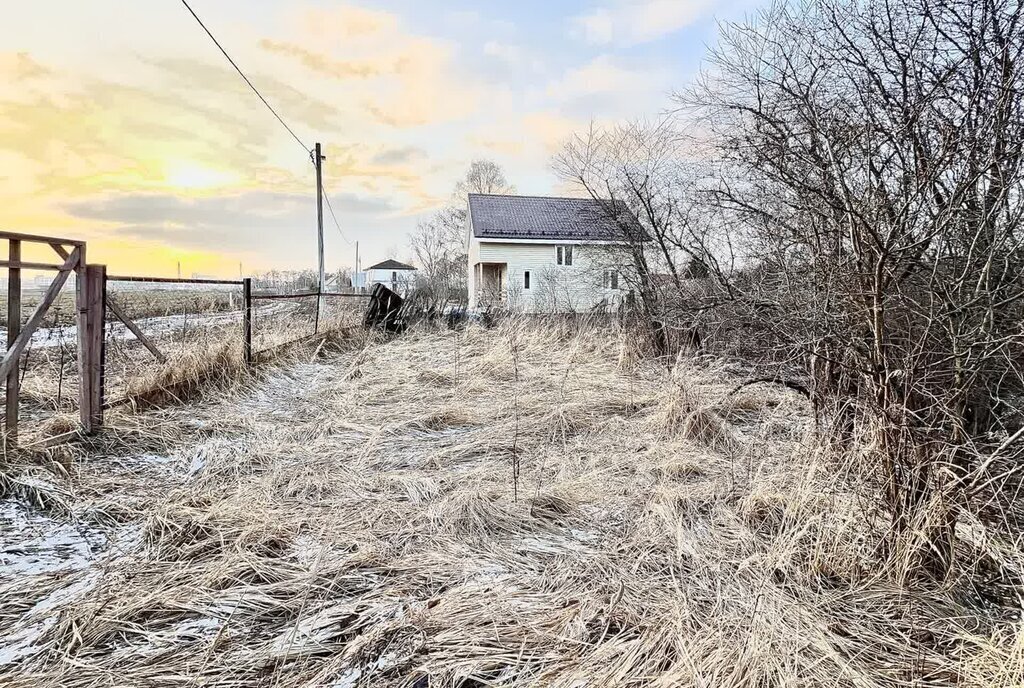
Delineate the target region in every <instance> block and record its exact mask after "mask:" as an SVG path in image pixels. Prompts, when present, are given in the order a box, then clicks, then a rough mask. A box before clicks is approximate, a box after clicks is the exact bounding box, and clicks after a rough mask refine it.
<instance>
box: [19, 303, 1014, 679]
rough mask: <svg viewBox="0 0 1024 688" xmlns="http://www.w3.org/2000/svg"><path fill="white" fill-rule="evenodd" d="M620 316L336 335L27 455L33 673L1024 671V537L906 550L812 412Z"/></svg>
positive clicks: (25, 580) (977, 674)
mask: <svg viewBox="0 0 1024 688" xmlns="http://www.w3.org/2000/svg"><path fill="white" fill-rule="evenodd" d="M740 381H742V378H741V377H739V373H738V371H736V370H733V369H731V368H730V367H728V366H726V365H725V364H723V363H720V362H717V361H714V360H711V359H707V358H694V359H685V358H684V359H680V360H678V361H668V362H665V361H654V360H649V359H643V358H641V357H640V356H639V355H638V354H637V352H636V350H635V344H634V339H633V338H632V337H631V336H630V335H629V334H628V333H625V332H620V331H618V330H616V329H615V328H614V327H607V326H606V327H604V328H601V329H594V330H589V329H586V328H584V329H582V330H575V329H570V328H567V327H564V326H557V325H552V326H547V327H537V326H527V325H526V324H524V323H522V322H510V323H505V324H503V325H501V326H500V327H498V328H496V329H492V330H484V329H480V328H477V327H470V328H469V329H467V330H466V331H465V332H459V333H453V332H445V333H429V332H427V333H413V334H410V335H407V336H405V337H402V338H397V339H393V340H389V341H383V340H379V339H375V338H369V339H368V340H367V341H365V342H362V341H359V342H356V341H351V340H350V341H340V342H339V341H334V342H330V343H329V345H326V346H324V347H323V348H322V349H320V350H319V356H312V357H311V352H305V353H304V354H302V355H301V356H299V355H298V354H296V355H294V356H293V357H292V359H291V360H290V362H287V363H286V364H282V365H280V366H278V367H274V368H270V367H268V368H265V369H264V370H263V372H261V373H260V375H259V376H257V377H252V378H249V379H246V380H243V381H240V382H238V383H236V384H235V385H234V386H233V387H231V388H230V389H229V390H227V391H222V392H220V393H217V394H211V395H210V398H207V399H206V400H199V401H196V402H195V403H193V404H189V405H184V406H175V407H171V408H166V409H163V410H157V411H149V412H145V413H129V412H127V411H122V412H120V413H118V414H115V415H113V416H112V418H111V419H110V423H111V425H112V426H113V429H112V430H110V431H109V432H107V433H106V434H105V435H104V436H103V437H102V438H101V439H99V440H97V441H96V443H95V444H94V445H92V446H89V447H87V448H78V449H76V450H74V452H73V453H59V452H55V453H54V454H53V455H52V456H51V457H50V458H49V460H48V462H44V463H43V464H41V465H30V464H23V463H17V464H14V465H9V466H7V467H6V468H5V469H3V471H4V475H5V477H3V482H2V483H0V485H2V487H3V490H2V494H3V501H0V558H2V567H0V637H2V638H3V639H4V640H3V641H2V645H0V683H3V684H4V685H9V686H26V687H27V686H71V687H84V686H90V687H91V686H112V685H132V686H200V685H217V686H333V687H335V688H353V687H356V686H409V687H412V686H415V687H417V688H425V687H427V686H430V687H436V686H453V687H454V686H464V687H470V686H513V685H515V686H526V685H538V686H549V685H550V686H690V685H692V686H748V687H751V688H754V687H770V686H851V687H852V686H857V687H865V686H904V685H906V686H909V685H916V686H926V685H927V686H937V685H966V686H993V685H996V686H1016V685H1021V683H1022V679H1024V632H1022V630H1021V627H1020V625H1019V612H1020V606H1021V602H1020V599H1019V597H1018V593H1017V591H1018V589H1019V588H1016V587H1011V586H1010V584H1013V583H1015V582H1019V574H1020V572H1021V564H1022V557H1021V550H1020V547H1019V546H1018V545H1017V544H1016V541H1015V540H1014V539H1013V537H1012V535H1010V534H1006V533H1002V532H1000V531H999V530H998V529H997V528H994V527H992V526H991V525H983V524H982V523H980V522H977V521H976V520H974V521H971V520H970V519H969V518H968V516H967V515H964V517H963V520H962V524H964V525H962V526H961V530H960V531H958V536H959V537H958V542H957V544H956V549H957V558H956V565H955V567H954V573H953V574H952V575H951V576H950V578H949V579H948V580H947V581H945V582H943V583H941V584H935V583H924V582H920V583H919V582H915V581H913V580H906V579H905V577H904V575H903V571H901V570H900V569H899V568H898V567H895V566H893V565H890V566H888V567H881V566H879V565H878V563H877V562H878V561H879V559H878V555H877V546H878V543H879V542H880V538H881V536H880V529H881V528H882V526H881V524H882V523H884V517H882V516H881V515H878V514H873V513H872V512H871V511H870V510H869V509H868V508H867V505H869V504H871V503H872V500H871V498H870V497H871V490H873V489H874V487H873V486H871V485H869V484H864V483H862V482H861V481H859V480H856V479H854V478H853V474H852V473H851V472H850V471H848V470H846V468H845V467H844V466H841V465H837V464H835V463H834V461H833V460H832V458H831V457H830V455H829V454H828V452H827V451H824V450H822V449H820V448H818V447H817V445H816V444H815V442H814V438H813V424H812V422H811V420H810V411H809V409H808V406H807V402H806V401H805V400H804V399H803V398H802V397H800V396H799V395H796V394H794V393H793V392H791V391H788V390H785V389H783V388H781V387H779V388H776V387H765V386H755V387H749V388H746V389H744V390H742V391H740V392H738V393H736V394H730V392H731V390H733V388H735V386H736V385H737V384H738V382H740Z"/></svg>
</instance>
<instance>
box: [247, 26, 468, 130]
mask: <svg viewBox="0 0 1024 688" xmlns="http://www.w3.org/2000/svg"><path fill="white" fill-rule="evenodd" d="M351 9H352V8H346V9H345V10H344V11H343V13H342V14H343V17H342V18H341V19H339V20H337V21H333V22H332V21H330V20H327V19H324V20H323V21H322V25H321V26H320V28H319V29H318V31H317V33H316V35H315V37H314V40H309V37H308V36H306V35H304V34H303V35H302V36H301V38H299V37H294V38H293V39H292V40H290V41H286V40H276V39H269V38H264V39H263V40H261V41H260V43H259V45H260V47H261V48H262V49H263V50H265V51H266V52H268V53H271V54H274V55H276V56H279V57H283V58H287V59H288V60H290V61H294V62H297V63H298V64H300V65H302V67H304V68H305V69H306V70H308V71H309V72H310V73H311V74H313V75H316V76H321V77H328V78H331V79H344V80H347V81H346V86H347V88H349V89H350V91H349V93H348V98H349V100H350V101H354V102H357V103H358V104H359V107H360V111H361V113H362V114H363V115H364V116H365V117H366V118H367V120H368V121H369V122H371V123H374V124H378V125H382V126H385V127H389V128H412V127H421V126H425V125H429V124H438V123H442V122H449V121H453V120H457V119H460V118H463V117H465V116H466V115H467V114H468V113H470V112H472V111H474V110H475V109H476V104H477V98H476V95H475V93H474V89H473V87H472V86H471V85H470V84H467V82H466V80H465V79H464V78H460V65H459V64H457V63H456V61H455V57H456V55H457V52H458V46H457V45H455V44H452V43H450V42H447V41H444V40H441V39H436V38H430V37H425V36H421V35H417V34H414V33H411V32H409V31H407V30H406V29H405V28H404V27H403V25H402V23H401V22H400V21H399V20H398V18H397V16H395V15H390V14H388V13H385V12H375V13H374V14H373V16H374V18H375V19H374V23H373V26H372V31H370V30H369V29H370V26H369V24H367V25H366V26H365V27H364V28H365V29H366V30H365V31H362V32H360V33H357V34H355V35H354V36H353V35H352V27H351V25H350V22H349V21H348V20H347V19H345V17H346V16H347V13H349V12H350V10H351ZM325 13H327V14H331V12H329V11H326V10H310V11H307V12H306V13H305V14H304V15H303V16H304V17H305V18H304V19H302V20H300V21H299V22H298V24H299V25H300V26H304V25H307V24H309V23H310V22H311V21H315V19H314V18H317V17H322V16H323V15H324V14H325ZM331 16H333V15H331ZM356 79H358V83H355V81H354V80H356Z"/></svg>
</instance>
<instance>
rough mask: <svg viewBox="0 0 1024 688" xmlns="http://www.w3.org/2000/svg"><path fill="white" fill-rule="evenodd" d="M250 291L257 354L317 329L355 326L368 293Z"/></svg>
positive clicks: (279, 346) (311, 333) (361, 313)
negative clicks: (273, 292) (277, 292)
mask: <svg viewBox="0 0 1024 688" xmlns="http://www.w3.org/2000/svg"><path fill="white" fill-rule="evenodd" d="M319 300H320V301H321V302H322V306H321V307H320V312H319V313H318V312H317V303H318V297H317V295H316V294H315V293H312V294H269V293H262V294H260V293H257V294H254V295H253V304H254V305H253V315H252V319H253V334H252V338H253V340H252V348H253V353H254V355H256V356H259V355H260V354H263V355H268V354H271V353H273V352H274V351H276V350H278V349H279V348H281V347H282V346H284V345H287V344H291V343H293V342H295V341H299V340H303V339H307V338H310V337H313V336H315V335H316V334H318V333H322V332H329V331H332V330H337V329H342V328H346V327H353V326H357V325H359V324H360V323H361V322H362V317H363V311H364V310H365V308H366V302H367V300H368V297H367V296H366V295H364V294H334V293H330V294H327V293H325V294H323V295H322V297H320V299H319Z"/></svg>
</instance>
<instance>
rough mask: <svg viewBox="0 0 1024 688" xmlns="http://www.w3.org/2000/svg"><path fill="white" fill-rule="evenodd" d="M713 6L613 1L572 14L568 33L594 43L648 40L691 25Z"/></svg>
mask: <svg viewBox="0 0 1024 688" xmlns="http://www.w3.org/2000/svg"><path fill="white" fill-rule="evenodd" d="M712 6H713V3H712V2H711V1H710V0H614V2H613V3H612V4H610V5H605V6H601V7H597V8H596V9H594V10H592V11H590V12H587V13H585V14H581V15H577V16H575V17H573V18H572V19H571V20H570V33H571V35H572V36H573V37H575V38H578V39H582V40H584V41H586V42H588V43H593V44H597V45H608V44H611V43H616V44H622V45H636V44H638V43H648V42H650V41H654V40H657V39H659V38H662V37H664V36H667V35H669V34H671V33H675V32H676V31H678V30H679V29H682V28H684V27H686V26H689V25H690V24H693V23H694V22H695V21H697V20H698V19H699V18H700V17H701V16H702V15H703V14H704V13H705V12H706V11H707V10H709V9H710V8H711V7H712Z"/></svg>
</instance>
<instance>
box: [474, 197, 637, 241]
mask: <svg viewBox="0 0 1024 688" xmlns="http://www.w3.org/2000/svg"><path fill="white" fill-rule="evenodd" d="M469 212H470V217H471V219H472V223H473V236H475V237H477V238H479V239H539V240H560V239H564V240H567V241H569V240H571V241H626V240H630V239H633V240H636V239H640V240H644V239H646V238H647V234H646V233H645V232H644V230H643V228H642V227H641V226H640V223H639V222H638V221H637V219H636V217H635V216H634V215H633V213H631V212H630V211H629V209H628V208H626V205H625V204H624V203H622V202H621V201H616V202H615V203H614V204H613V203H612V202H611V201H604V200H595V199H592V198H553V197H547V196H498V195H492V194H469Z"/></svg>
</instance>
